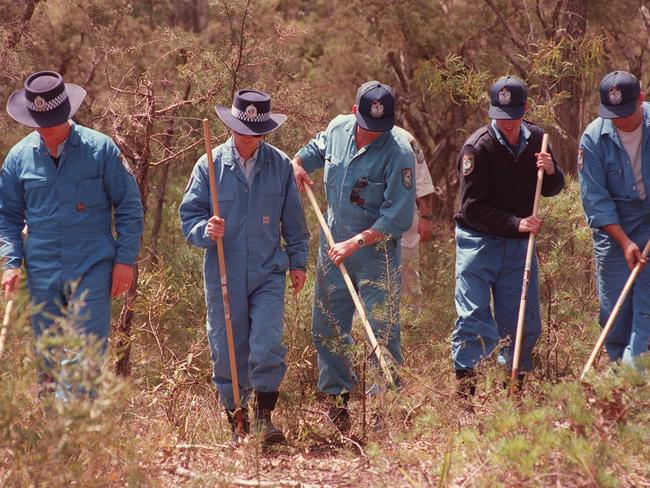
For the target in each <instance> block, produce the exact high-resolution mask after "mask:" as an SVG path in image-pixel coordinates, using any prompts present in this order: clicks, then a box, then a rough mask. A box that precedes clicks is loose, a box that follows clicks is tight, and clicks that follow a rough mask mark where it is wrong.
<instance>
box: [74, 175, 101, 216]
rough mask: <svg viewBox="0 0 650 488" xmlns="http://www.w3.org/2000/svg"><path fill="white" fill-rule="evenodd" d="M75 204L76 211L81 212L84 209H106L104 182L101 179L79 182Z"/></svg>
mask: <svg viewBox="0 0 650 488" xmlns="http://www.w3.org/2000/svg"><path fill="white" fill-rule="evenodd" d="M75 204H76V206H77V210H82V209H83V208H84V207H107V206H108V198H107V196H106V191H105V190H104V180H102V178H92V179H88V180H79V184H78V185H77V193H76V199H75Z"/></svg>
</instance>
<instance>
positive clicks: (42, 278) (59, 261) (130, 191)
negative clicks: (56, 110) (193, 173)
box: [0, 123, 143, 349]
mask: <svg viewBox="0 0 650 488" xmlns="http://www.w3.org/2000/svg"><path fill="white" fill-rule="evenodd" d="M113 217H114V218H115V231H116V233H117V240H116V239H115V238H114V237H113V233H112V219H113ZM25 224H27V227H28V237H27V240H26V241H25V243H24V245H23V241H22V239H21V231H22V230H23V227H24V225H25ZM142 231H143V212H142V203H141V200H140V191H139V189H138V185H137V183H136V180H135V177H134V176H133V174H132V173H131V170H130V169H128V168H127V167H126V166H125V163H124V162H123V160H122V158H121V156H120V153H119V150H118V148H117V146H116V145H115V144H114V143H113V141H112V140H111V139H110V138H109V137H108V136H106V135H104V134H101V133H99V132H97V131H94V130H92V129H88V128H86V127H83V126H81V125H78V124H75V123H72V127H71V131H70V135H69V136H68V139H67V140H66V142H65V144H64V147H63V151H62V152H61V153H60V154H59V163H58V166H57V165H55V164H54V162H53V160H52V157H51V156H50V154H49V152H48V150H47V148H46V146H45V144H44V143H43V141H42V139H41V137H40V136H39V134H38V133H37V132H32V133H31V134H30V135H28V136H27V137H25V138H24V139H22V140H21V141H20V142H19V143H18V144H16V145H15V146H14V147H13V148H12V149H11V150H10V151H9V154H8V155H7V158H6V159H5V162H4V165H3V166H2V172H1V173H0V237H1V238H2V241H3V255H4V257H5V259H6V262H5V268H19V267H20V266H21V264H22V261H23V258H24V259H25V264H26V268H27V285H28V288H29V292H30V295H31V301H32V303H33V304H35V305H37V306H36V307H34V312H33V313H32V328H33V330H34V334H35V337H36V338H37V339H38V337H39V336H40V335H41V334H42V332H43V331H45V330H46V329H47V328H48V327H50V326H51V325H52V323H53V321H54V318H55V317H61V316H62V310H65V309H67V311H66V312H65V313H66V317H67V318H68V320H74V321H75V324H74V326H75V327H76V328H77V329H78V330H79V331H80V332H82V333H83V334H85V335H93V336H95V338H96V339H98V340H99V341H100V343H101V344H103V347H104V349H105V347H106V341H107V338H108V331H109V327H110V321H111V296H110V292H111V280H112V276H111V275H112V269H113V265H114V264H115V263H121V264H125V265H128V266H132V265H133V264H134V262H135V259H136V257H137V255H138V251H139V248H140V237H141V235H142ZM74 284H76V286H75V285H74ZM79 298H81V300H79ZM68 304H71V305H72V304H75V307H70V308H68ZM79 304H82V305H83V306H82V307H81V308H80V309H79V307H78V305H79Z"/></svg>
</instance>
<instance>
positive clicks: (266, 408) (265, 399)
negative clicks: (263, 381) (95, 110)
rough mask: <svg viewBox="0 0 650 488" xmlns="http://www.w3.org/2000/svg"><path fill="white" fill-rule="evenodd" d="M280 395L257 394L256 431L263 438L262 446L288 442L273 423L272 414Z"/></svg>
mask: <svg viewBox="0 0 650 488" xmlns="http://www.w3.org/2000/svg"><path fill="white" fill-rule="evenodd" d="M278 395H279V393H278V392H277V391H272V392H261V391H256V392H255V430H256V432H258V433H259V435H260V436H261V438H262V444H264V445H270V444H283V443H285V442H287V440H286V439H285V437H284V434H283V433H282V431H281V430H280V429H278V428H277V427H276V426H275V425H273V422H272V421H271V413H272V412H273V410H274V409H275V404H276V403H277V401H278Z"/></svg>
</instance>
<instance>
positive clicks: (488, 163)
mask: <svg viewBox="0 0 650 488" xmlns="http://www.w3.org/2000/svg"><path fill="white" fill-rule="evenodd" d="M522 124H526V126H527V127H528V129H529V130H530V132H531V134H530V137H529V138H528V145H527V147H526V149H524V151H523V152H522V153H521V154H520V155H519V157H518V158H516V159H515V157H514V156H513V155H512V153H511V152H510V151H509V150H508V149H507V148H506V147H505V146H504V145H503V144H501V143H500V142H499V141H498V139H497V137H496V134H495V133H494V129H493V128H492V125H491V124H488V125H486V126H484V127H481V128H480V129H478V130H477V131H476V132H474V133H473V134H472V135H471V136H470V137H469V138H468V139H467V140H466V141H465V144H463V148H462V149H461V151H460V155H459V156H458V162H457V170H458V175H459V179H460V208H459V210H458V212H457V213H456V215H454V220H455V222H456V223H457V224H458V225H460V226H461V227H466V228H469V229H474V230H477V231H479V232H484V233H487V234H492V235H496V236H501V237H513V238H522V239H523V238H528V233H521V232H518V230H517V229H518V227H519V221H520V220H521V219H522V218H525V217H529V216H530V215H531V214H532V213H533V204H534V200H535V187H536V185H537V158H536V157H535V153H537V152H539V151H540V149H541V147H542V136H543V135H544V131H543V130H542V128H541V127H539V126H537V125H535V124H533V123H532V122H528V121H523V122H522ZM548 151H549V152H551V151H550V149H549V150H548ZM551 155H552V154H551ZM553 164H554V165H555V173H554V174H553V175H551V176H549V175H547V174H544V180H543V184H542V195H544V196H545V197H550V196H553V195H556V194H558V193H559V192H560V190H562V188H563V187H564V174H563V173H562V170H561V169H560V168H559V167H558V165H557V161H556V160H555V158H554V157H553Z"/></svg>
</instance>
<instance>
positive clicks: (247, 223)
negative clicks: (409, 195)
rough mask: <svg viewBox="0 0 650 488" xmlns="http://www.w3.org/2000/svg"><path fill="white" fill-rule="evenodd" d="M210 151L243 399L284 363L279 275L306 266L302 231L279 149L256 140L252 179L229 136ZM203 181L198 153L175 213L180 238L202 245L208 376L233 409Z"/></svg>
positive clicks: (276, 382) (271, 382) (269, 382)
mask: <svg viewBox="0 0 650 488" xmlns="http://www.w3.org/2000/svg"><path fill="white" fill-rule="evenodd" d="M212 154H213V157H214V162H215V172H216V178H217V182H218V183H217V191H218V198H219V213H220V215H219V216H220V217H221V218H223V219H225V221H226V228H225V233H224V237H223V246H224V254H225V262H226V275H227V279H228V295H229V297H230V315H231V320H232V327H233V335H234V342H235V356H236V359H237V374H238V380H239V387H240V390H241V394H242V399H241V400H242V404H243V405H246V402H247V398H248V394H249V393H250V390H251V388H253V389H254V390H255V391H258V392H275V391H278V388H279V386H280V383H281V381H282V378H283V376H284V373H285V371H286V368H287V366H286V363H285V361H284V357H285V355H286V353H287V348H286V346H285V345H284V344H283V343H282V330H283V327H282V321H283V317H284V289H285V277H286V271H287V269H292V270H293V269H302V270H304V269H306V265H307V254H308V251H309V249H308V248H309V245H308V232H307V227H306V225H305V219H304V213H303V209H302V204H301V203H300V196H299V194H298V190H297V188H296V185H295V182H294V177H293V170H292V168H291V163H290V161H289V159H288V158H287V156H286V155H285V154H284V153H283V152H282V151H280V150H279V149H277V148H275V147H273V146H272V145H270V144H267V143H262V144H261V145H260V147H259V149H258V152H257V161H256V163H255V167H254V168H253V170H252V175H251V182H250V183H249V182H248V181H247V180H246V177H245V176H244V174H243V172H242V170H241V168H240V167H239V164H238V162H237V160H236V158H235V156H234V154H233V142H232V138H231V139H229V140H228V141H226V142H225V143H224V144H221V145H220V146H217V147H216V148H215V149H214V150H213V152H212ZM209 181H210V180H209V175H208V164H207V158H206V157H205V155H204V156H202V157H201V158H200V159H199V160H198V161H197V163H196V165H195V166H194V170H193V171H192V176H191V178H190V181H189V183H188V186H187V188H186V190H185V195H184V197H183V201H182V203H181V206H180V218H181V225H182V230H183V235H184V236H185V238H186V239H187V240H188V241H189V242H190V243H191V244H194V245H195V246H198V247H201V248H205V250H206V252H205V257H204V261H203V274H204V278H205V301H206V306H207V333H208V341H209V343H210V348H211V353H212V362H213V375H212V381H213V382H214V383H215V384H216V386H217V389H218V391H219V396H220V398H221V399H222V401H223V402H224V404H225V406H226V408H227V409H229V410H234V408H235V402H234V397H233V394H232V382H231V375H230V364H229V359H228V343H227V340H226V327H225V318H224V310H223V298H222V294H221V285H220V275H219V259H218V255H217V246H216V243H215V242H214V241H212V240H211V239H210V238H209V237H208V234H207V223H208V219H209V218H210V217H211V216H212V215H213V212H212V205H211V199H210V186H209ZM280 237H282V238H283V239H284V247H282V246H281V245H280Z"/></svg>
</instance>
